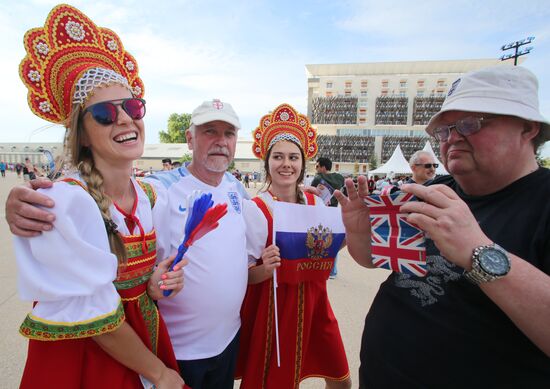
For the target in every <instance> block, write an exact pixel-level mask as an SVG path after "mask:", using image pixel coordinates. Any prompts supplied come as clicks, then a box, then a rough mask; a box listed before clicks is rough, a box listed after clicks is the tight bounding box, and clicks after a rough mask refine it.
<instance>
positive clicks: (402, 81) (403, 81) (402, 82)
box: [399, 80, 407, 88]
mask: <svg viewBox="0 0 550 389" xmlns="http://www.w3.org/2000/svg"><path fill="white" fill-rule="evenodd" d="M399 87H400V88H406V87H407V80H401V81H400V82H399Z"/></svg>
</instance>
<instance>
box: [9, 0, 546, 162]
mask: <svg viewBox="0 0 550 389" xmlns="http://www.w3.org/2000/svg"><path fill="white" fill-rule="evenodd" d="M55 4H57V3H56V2H53V1H48V0H35V1H19V2H14V1H6V0H0V48H1V51H2V59H1V61H0V85H1V86H2V88H3V92H4V93H1V94H0V115H1V117H2V128H3V129H2V130H1V131H0V142H27V141H33V142H38V141H52V142H53V141H61V139H62V136H63V132H64V130H63V128H61V127H60V126H54V127H50V128H47V129H45V130H42V131H40V130H39V129H40V128H41V127H43V126H44V125H45V124H47V123H46V122H44V121H42V120H41V119H39V118H37V117H35V116H34V115H33V114H32V113H31V112H30V110H29V109H28V107H27V105H26V89H25V88H24V86H23V84H22V82H21V81H20V80H19V77H18V74H17V69H18V64H19V62H20V61H21V59H22V58H23V57H24V55H25V52H24V49H23V44H22V39H23V35H24V33H25V31H26V30H28V29H30V28H32V27H39V26H43V24H44V21H45V19H46V16H47V14H48V12H49V11H50V10H51V8H52V7H53V6H54V5H55ZM69 4H71V5H74V6H76V7H77V8H79V9H81V10H82V11H83V12H84V13H86V14H87V15H88V16H89V17H90V18H91V19H92V20H93V21H94V22H95V23H96V24H98V25H99V26H103V27H109V28H111V29H112V30H114V31H116V32H117V33H118V34H119V36H120V37H121V39H122V42H123V43H124V45H125V47H126V49H127V50H128V51H129V52H130V53H132V54H133V55H134V56H135V57H136V59H137V61H138V63H139V66H140V75H141V77H142V79H143V81H144V83H145V87H146V94H145V98H146V99H147V109H148V111H147V116H146V120H145V125H146V136H147V139H146V142H147V143H157V142H158V131H159V130H163V129H165V126H166V120H167V117H168V115H169V114H171V113H173V112H178V113H184V112H191V111H192V110H193V108H194V107H196V106H197V105H199V104H200V103H201V102H202V101H203V100H209V99H212V98H221V99H222V100H223V101H227V102H230V103H231V104H232V105H233V107H234V108H235V110H236V111H237V113H238V114H239V116H240V117H241V122H242V125H243V129H242V130H241V134H240V136H242V137H250V132H251V131H252V130H253V129H254V128H255V127H256V125H257V123H258V120H259V119H260V117H261V116H262V115H264V114H266V113H267V112H268V111H270V110H271V109H273V108H274V107H275V106H277V105H278V104H280V103H282V102H287V103H290V104H292V105H294V106H295V107H296V108H297V109H298V110H300V111H301V112H305V111H306V104H307V102H306V98H307V80H306V74H305V66H304V65H305V64H314V63H356V62H385V61H409V60H452V59H469V58H494V57H499V56H500V55H501V54H502V52H501V51H500V47H501V46H502V45H503V44H505V43H508V42H512V41H515V40H519V39H523V38H525V37H527V36H535V37H536V39H535V40H534V42H533V44H532V45H533V46H534V50H533V51H532V52H531V54H529V55H528V56H527V60H526V61H525V62H524V66H525V67H527V68H529V69H530V70H532V71H533V72H534V73H535V74H536V75H537V76H538V78H539V83H540V85H541V86H542V88H541V93H540V98H541V102H540V103H541V110H542V112H543V114H544V115H545V116H546V117H547V118H550V66H549V64H550V23H548V21H549V20H550V7H548V1H547V0H526V1H522V2H518V1H507V0H506V1H494V0H488V1H483V2H481V1H477V0H476V1H470V0H455V1H452V2H444V1H435V0H427V1H422V0H419V1H416V2H412V1H410V0H385V1H380V0H374V1H372V0H362V1H359V0H340V1H317V0H307V1H286V0H285V1H241V0H231V1H227V0H226V1H210V0H201V1H198V0H197V1H195V0H188V1H177V0H176V1H168V0H156V1H133V0H119V1H117V2H113V1H102V0H99V1H81V0H77V1H72V2H70V3H69ZM549 143H550V142H549ZM545 154H548V156H550V145H549V144H547V145H546V150H545Z"/></svg>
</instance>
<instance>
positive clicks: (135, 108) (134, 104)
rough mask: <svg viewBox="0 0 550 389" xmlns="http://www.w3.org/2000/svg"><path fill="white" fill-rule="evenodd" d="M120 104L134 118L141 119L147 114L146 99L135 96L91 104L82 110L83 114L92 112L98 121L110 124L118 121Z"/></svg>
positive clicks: (105, 124) (106, 124)
mask: <svg viewBox="0 0 550 389" xmlns="http://www.w3.org/2000/svg"><path fill="white" fill-rule="evenodd" d="M114 101H116V103H114ZM118 106H120V107H122V110H123V111H124V112H126V114H127V115H128V116H129V117H130V118H131V119H132V120H140V119H142V118H143V117H144V116H145V100H143V99H138V98H135V97H132V98H129V99H118V100H110V101H102V102H100V103H96V104H93V105H90V106H89V107H88V108H86V109H85V110H84V111H83V112H82V116H84V115H85V114H86V112H90V113H91V114H92V117H93V118H94V120H95V121H96V122H98V123H99V124H102V125H104V126H108V125H111V124H113V123H114V122H116V121H117V119H118V109H117V107H118Z"/></svg>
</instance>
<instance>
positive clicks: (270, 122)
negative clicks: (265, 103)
mask: <svg viewBox="0 0 550 389" xmlns="http://www.w3.org/2000/svg"><path fill="white" fill-rule="evenodd" d="M253 137H254V143H253V144H252V151H253V152H254V155H255V156H256V157H258V158H260V159H263V160H265V158H266V157H267V153H268V151H269V149H270V148H271V146H273V145H274V144H275V143H276V142H278V141H280V140H287V141H290V142H294V143H295V144H297V145H298V146H299V147H300V148H301V149H302V150H303V152H304V156H305V159H311V158H313V157H314V156H315V154H317V131H316V130H315V128H313V127H311V124H310V123H309V119H308V118H307V116H305V115H302V114H301V113H299V112H298V111H296V110H295V109H294V108H293V107H292V106H291V105H290V104H281V105H279V106H278V107H277V108H275V110H274V111H273V112H272V113H270V114H268V115H265V116H263V117H262V118H261V119H260V125H259V126H258V127H257V128H256V129H255V130H254V133H253Z"/></svg>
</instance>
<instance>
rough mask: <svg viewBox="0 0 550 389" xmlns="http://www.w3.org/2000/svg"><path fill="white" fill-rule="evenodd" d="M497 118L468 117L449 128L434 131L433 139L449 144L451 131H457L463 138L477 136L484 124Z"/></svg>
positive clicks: (439, 128)
mask: <svg viewBox="0 0 550 389" xmlns="http://www.w3.org/2000/svg"><path fill="white" fill-rule="evenodd" d="M496 117H497V116H467V117H465V118H463V119H460V120H458V121H457V122H456V123H455V124H451V125H449V126H440V127H437V128H436V129H434V131H433V137H434V138H435V139H437V140H438V141H440V142H447V140H448V139H449V136H451V130H452V129H455V130H456V132H458V133H459V134H460V135H462V136H470V135H472V134H475V133H476V132H478V131H479V130H481V128H482V127H483V124H484V123H483V122H484V121H486V120H490V119H495V118H496Z"/></svg>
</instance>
